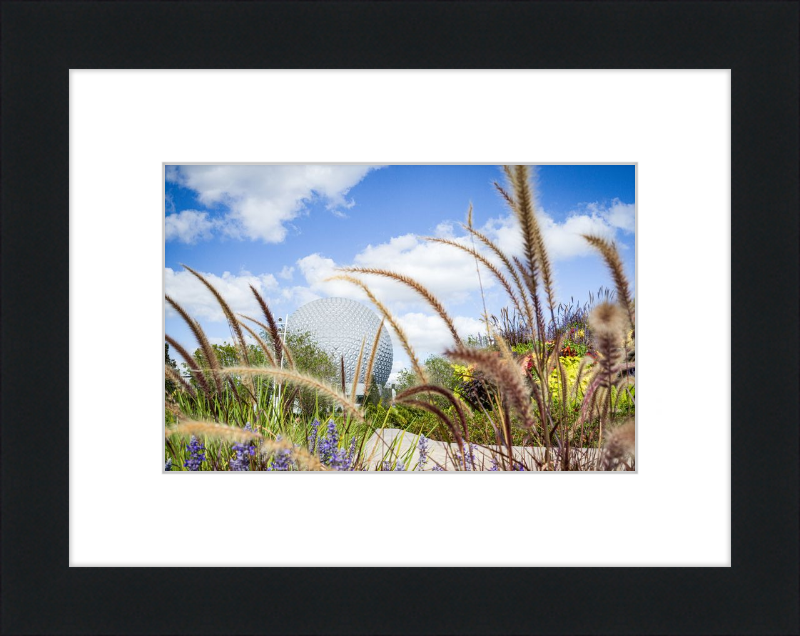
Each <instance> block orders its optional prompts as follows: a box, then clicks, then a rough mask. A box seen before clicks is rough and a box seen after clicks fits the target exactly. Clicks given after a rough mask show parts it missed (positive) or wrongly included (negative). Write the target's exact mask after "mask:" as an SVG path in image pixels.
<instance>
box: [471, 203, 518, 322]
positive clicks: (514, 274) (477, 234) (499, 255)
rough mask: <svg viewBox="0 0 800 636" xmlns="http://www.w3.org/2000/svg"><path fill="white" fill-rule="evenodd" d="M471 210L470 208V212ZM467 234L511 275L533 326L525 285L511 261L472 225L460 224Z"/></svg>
mask: <svg viewBox="0 0 800 636" xmlns="http://www.w3.org/2000/svg"><path fill="white" fill-rule="evenodd" d="M471 209H472V208H470V210H471ZM461 227H463V228H464V229H465V230H466V231H467V232H469V233H470V234H472V235H473V236H474V237H475V238H477V239H478V240H479V241H480V242H481V243H483V244H484V245H485V246H486V247H488V248H489V249H490V250H492V252H494V253H495V255H496V256H497V258H499V259H500V261H501V262H502V263H503V265H505V268H506V270H508V273H509V274H511V278H513V279H514V285H516V288H517V291H519V295H520V297H521V298H522V305H523V307H524V308H525V316H526V317H527V319H528V323H529V325H533V312H532V310H531V305H530V301H529V300H528V293H527V292H526V291H525V285H523V284H522V280H520V277H519V273H518V272H517V268H515V267H514V265H513V264H512V263H511V259H509V258H508V256H507V255H506V253H505V252H504V251H503V250H501V249H500V248H499V247H498V245H497V244H496V243H495V242H494V241H492V239H490V238H489V237H488V236H486V235H485V234H484V233H483V232H480V231H478V230H476V229H475V228H474V227H472V225H464V224H463V223H462V224H461Z"/></svg>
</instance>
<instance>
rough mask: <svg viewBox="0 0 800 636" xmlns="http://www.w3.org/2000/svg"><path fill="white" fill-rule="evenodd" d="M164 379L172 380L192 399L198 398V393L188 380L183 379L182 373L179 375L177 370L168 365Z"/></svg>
mask: <svg viewBox="0 0 800 636" xmlns="http://www.w3.org/2000/svg"><path fill="white" fill-rule="evenodd" d="M164 377H166V378H167V380H172V381H173V382H174V383H175V384H177V385H178V386H179V387H181V388H182V389H183V390H184V391H186V392H187V393H188V394H189V395H191V396H192V397H197V393H196V392H195V390H194V389H193V388H192V385H191V384H189V383H188V382H187V381H186V380H184V379H183V378H182V377H181V374H180V373H178V372H177V371H176V370H175V369H173V368H172V367H170V366H169V365H166V364H165V365H164Z"/></svg>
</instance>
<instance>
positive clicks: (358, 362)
mask: <svg viewBox="0 0 800 636" xmlns="http://www.w3.org/2000/svg"><path fill="white" fill-rule="evenodd" d="M366 344H367V337H366V336H364V337H363V338H362V339H361V349H360V350H359V352H358V360H356V372H355V375H354V376H353V386H352V387H351V389H350V401H351V402H352V403H353V404H355V403H356V393H357V392H358V379H359V377H360V376H361V363H362V362H363V361H364V345H366ZM342 360H344V358H342ZM367 392H368V391H367V385H366V383H364V397H365V398H366V394H367ZM364 401H365V402H366V399H365V400H364Z"/></svg>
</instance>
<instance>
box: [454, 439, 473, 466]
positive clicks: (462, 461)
mask: <svg viewBox="0 0 800 636" xmlns="http://www.w3.org/2000/svg"><path fill="white" fill-rule="evenodd" d="M468 451H469V452H466V451H465V452H464V457H463V458H462V457H461V453H459V452H456V463H457V464H458V465H459V466H464V470H476V468H475V444H470V445H469V449H468Z"/></svg>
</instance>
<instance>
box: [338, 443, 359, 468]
mask: <svg viewBox="0 0 800 636" xmlns="http://www.w3.org/2000/svg"><path fill="white" fill-rule="evenodd" d="M355 456H356V438H355V437H354V438H353V439H351V440H350V449H349V450H348V451H347V457H346V458H345V460H344V464H343V465H342V468H341V469H340V470H351V469H352V467H353V459H355Z"/></svg>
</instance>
